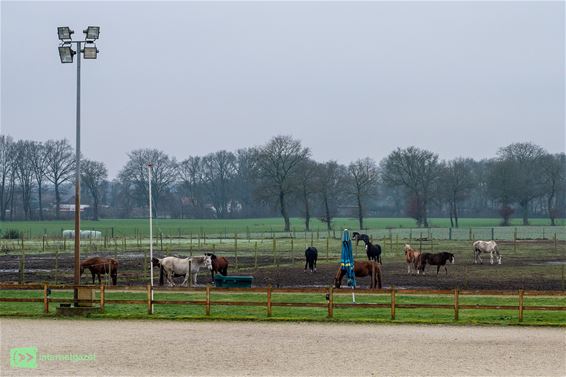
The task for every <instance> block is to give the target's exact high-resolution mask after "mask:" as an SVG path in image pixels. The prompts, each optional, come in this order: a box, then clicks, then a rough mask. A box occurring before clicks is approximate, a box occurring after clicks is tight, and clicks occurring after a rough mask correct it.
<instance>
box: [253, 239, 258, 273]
mask: <svg viewBox="0 0 566 377" xmlns="http://www.w3.org/2000/svg"><path fill="white" fill-rule="evenodd" d="M254 270H257V241H255V243H254Z"/></svg>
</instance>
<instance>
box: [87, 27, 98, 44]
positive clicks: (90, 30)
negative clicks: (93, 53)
mask: <svg viewBox="0 0 566 377" xmlns="http://www.w3.org/2000/svg"><path fill="white" fill-rule="evenodd" d="M83 33H85V34H86V40H87V41H94V40H95V39H98V36H99V35H100V26H89V27H87V28H86V30H83Z"/></svg>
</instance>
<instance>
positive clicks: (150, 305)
mask: <svg viewBox="0 0 566 377" xmlns="http://www.w3.org/2000/svg"><path fill="white" fill-rule="evenodd" d="M152 292H153V287H152V286H151V284H148V285H147V314H153V300H152V299H151V294H152Z"/></svg>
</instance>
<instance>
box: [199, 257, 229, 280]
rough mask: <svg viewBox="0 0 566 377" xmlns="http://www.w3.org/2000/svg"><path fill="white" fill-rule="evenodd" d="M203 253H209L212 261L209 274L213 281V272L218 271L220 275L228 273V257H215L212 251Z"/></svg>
mask: <svg viewBox="0 0 566 377" xmlns="http://www.w3.org/2000/svg"><path fill="white" fill-rule="evenodd" d="M204 255H209V256H210V260H211V261H212V270H210V275H211V276H212V280H213V281H214V274H216V273H218V274H220V275H224V276H227V275H228V259H226V258H225V257H217V256H216V255H214V254H212V253H204Z"/></svg>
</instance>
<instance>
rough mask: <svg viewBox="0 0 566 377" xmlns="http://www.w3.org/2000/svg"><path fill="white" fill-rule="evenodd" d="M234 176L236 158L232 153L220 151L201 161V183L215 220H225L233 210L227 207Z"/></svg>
mask: <svg viewBox="0 0 566 377" xmlns="http://www.w3.org/2000/svg"><path fill="white" fill-rule="evenodd" d="M235 174H236V156H235V155H234V154H233V153H232V152H227V151H224V150H222V151H219V152H215V153H210V154H208V155H206V156H204V157H203V159H202V178H203V182H204V185H205V187H206V193H207V195H208V197H209V199H210V201H211V202H212V204H213V206H214V211H215V213H216V217H217V218H220V219H223V218H226V217H227V215H228V213H229V212H230V211H232V210H233V208H231V206H229V203H230V197H229V191H230V184H231V182H232V180H233V178H234V176H235Z"/></svg>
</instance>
